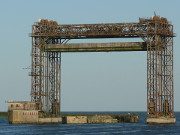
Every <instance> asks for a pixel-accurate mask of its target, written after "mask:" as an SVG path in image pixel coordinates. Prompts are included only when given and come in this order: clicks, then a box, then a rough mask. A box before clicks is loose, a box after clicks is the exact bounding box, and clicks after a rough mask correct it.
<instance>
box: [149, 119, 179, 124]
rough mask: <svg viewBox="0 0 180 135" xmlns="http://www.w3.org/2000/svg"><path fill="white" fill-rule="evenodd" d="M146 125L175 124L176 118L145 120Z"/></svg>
mask: <svg viewBox="0 0 180 135" xmlns="http://www.w3.org/2000/svg"><path fill="white" fill-rule="evenodd" d="M146 122H147V123H148V124H173V123H175V122H176V118H170V117H159V118H147V119H146Z"/></svg>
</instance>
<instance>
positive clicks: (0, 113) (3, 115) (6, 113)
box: [0, 112, 8, 118]
mask: <svg viewBox="0 0 180 135" xmlns="http://www.w3.org/2000/svg"><path fill="white" fill-rule="evenodd" d="M7 117H8V112H0V118H7Z"/></svg>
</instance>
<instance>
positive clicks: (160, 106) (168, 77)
mask: <svg viewBox="0 0 180 135" xmlns="http://www.w3.org/2000/svg"><path fill="white" fill-rule="evenodd" d="M174 36H175V35H174V33H173V25H172V24H170V23H169V22H168V21H167V19H166V18H163V17H159V16H156V15H154V16H152V17H150V18H148V19H145V18H140V19H139V22H137V23H105V24H72V25H59V24H58V23H57V22H55V21H48V20H44V19H41V20H39V21H38V22H37V23H35V24H34V25H33V26H32V34H31V37H32V72H31V76H32V79H31V86H32V87H31V100H32V101H35V102H37V103H38V104H39V107H40V108H39V109H40V110H43V111H46V112H51V113H53V114H58V113H59V112H60V103H61V100H60V99H61V95H60V94H61V53H62V51H60V50H61V49H59V50H56V49H54V48H51V46H55V45H57V46H59V47H60V48H61V45H63V47H64V48H66V49H67V48H68V46H69V47H70V46H73V44H68V46H67V47H66V45H65V44H66V43H67V42H68V41H69V40H71V39H89V38H93V39H94V38H141V39H142V40H143V44H144V43H145V44H146V47H145V50H146V51H147V115H148V117H154V118H156V117H160V116H167V117H174V92H173V37H174ZM76 46H77V44H76ZM81 46H83V44H81ZM93 46H94V45H93ZM103 46H104V44H103ZM94 49H96V48H94ZM51 50H53V51H51ZM84 51H85V50H84ZM103 51H106V50H103ZM108 51H114V50H113V49H112V50H108ZM118 51H120V50H118ZM128 51H133V50H128Z"/></svg>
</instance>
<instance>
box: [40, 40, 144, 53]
mask: <svg viewBox="0 0 180 135" xmlns="http://www.w3.org/2000/svg"><path fill="white" fill-rule="evenodd" d="M44 51H46V52H110V51H147V46H146V43H145V42H116V43H76V44H47V45H46V47H45V49H44Z"/></svg>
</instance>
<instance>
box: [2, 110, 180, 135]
mask: <svg viewBox="0 0 180 135" xmlns="http://www.w3.org/2000/svg"><path fill="white" fill-rule="evenodd" d="M64 113H67V112H64ZM69 113H80V114H81V113H84V114H88V113H89V114H98V113H99V112H69ZM100 113H101V114H102V113H105V114H111V113H112V114H115V113H121V114H127V113H129V112H100ZM130 113H131V114H136V115H138V116H139V117H140V121H139V123H115V124H72V125H66V124H39V125H38V124H36V125H35V124H25V125H21V124H19V125H12V124H8V119H7V118H0V134H3V135H6V134H7V135H9V134H10V135H21V134H35V135H39V134H43V135H46V134H47V135H55V134H58V135H180V112H176V113H175V116H176V123H175V124H162V125H149V124H146V122H145V119H146V113H145V112H135V113H132V112H130Z"/></svg>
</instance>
